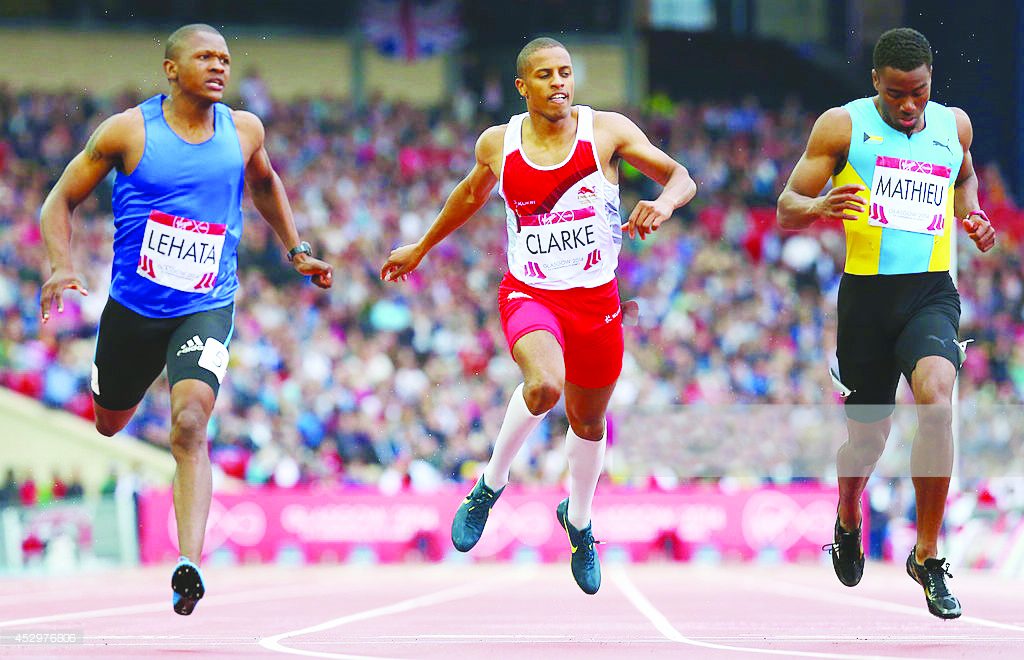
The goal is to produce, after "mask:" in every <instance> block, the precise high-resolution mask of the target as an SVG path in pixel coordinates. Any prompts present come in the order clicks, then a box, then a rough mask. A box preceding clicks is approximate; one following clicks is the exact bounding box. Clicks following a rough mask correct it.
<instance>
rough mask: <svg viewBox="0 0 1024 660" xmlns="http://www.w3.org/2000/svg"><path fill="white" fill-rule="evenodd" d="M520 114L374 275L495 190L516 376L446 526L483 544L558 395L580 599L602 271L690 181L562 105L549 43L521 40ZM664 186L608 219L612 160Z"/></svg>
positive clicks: (404, 270) (420, 253)
mask: <svg viewBox="0 0 1024 660" xmlns="http://www.w3.org/2000/svg"><path fill="white" fill-rule="evenodd" d="M516 68H517V78H516V89H517V90H518V91H519V94H520V95H521V96H522V97H523V98H524V99H525V100H526V107H527V112H526V113H524V114H521V115H516V116H514V117H512V118H511V119H510V120H509V122H508V123H507V124H505V125H503V126H493V127H491V128H489V129H487V130H486V131H484V132H483V134H482V135H481V136H480V139H479V140H478V141H477V145H476V164H475V166H474V167H473V170H472V171H471V172H470V173H469V175H468V176H466V178H465V179H463V180H462V181H461V182H460V183H459V185H458V186H456V187H455V190H453V191H452V193H451V195H450V196H449V197H448V201H447V202H446V203H445V206H444V208H443V209H442V210H441V213H440V214H439V215H438V217H437V219H436V220H435V221H434V223H433V224H432V225H431V227H430V229H428V230H427V233H426V234H425V235H424V236H423V237H422V238H421V239H420V240H419V241H418V242H416V243H414V244H412V245H405V246H402V247H400V248H397V249H396V250H394V251H393V252H392V253H391V255H390V256H389V257H388V260H387V262H386V263H385V264H384V266H383V268H381V278H382V279H384V280H387V281H394V280H398V279H402V278H403V277H404V276H405V275H407V274H408V273H410V272H412V271H413V270H414V269H415V268H416V267H417V266H418V265H419V263H420V261H421V260H422V259H423V257H424V256H425V255H426V254H427V252H429V251H430V249H431V248H433V247H434V246H435V245H437V244H438V243H439V242H441V240H443V239H444V238H445V237H446V236H448V234H450V233H452V232H453V231H455V230H456V229H457V228H458V227H460V226H461V225H462V224H463V223H465V222H466V221H467V220H468V219H469V218H470V217H471V216H472V215H473V214H474V213H476V212H477V211H478V210H479V209H480V208H481V207H482V206H483V205H484V203H485V202H486V201H487V198H488V196H489V195H490V193H491V191H492V190H493V189H494V186H495V184H500V185H499V188H498V192H499V194H500V195H501V196H502V198H503V199H504V200H505V212H506V231H507V233H508V269H509V271H508V273H507V274H506V275H505V277H504V279H503V280H502V282H501V285H500V287H499V290H498V296H499V298H498V307H499V310H500V312H501V322H502V328H503V329H504V331H505V337H506V339H507V340H508V344H509V349H510V350H511V351H512V356H513V357H514V358H515V360H516V363H518V365H519V367H520V369H521V370H522V372H523V381H524V382H523V383H522V384H521V385H519V387H518V388H516V391H515V392H514V393H513V394H512V397H511V400H510V401H509V404H508V409H507V410H506V412H505V419H504V421H503V423H502V426H501V429H500V431H499V432H498V437H497V438H496V440H495V443H494V451H493V454H492V456H491V460H490V461H489V462H488V464H487V466H486V468H485V469H484V473H483V475H481V477H480V479H479V480H478V481H477V483H476V485H475V486H474V488H473V490H472V491H471V492H470V493H469V495H468V496H467V497H466V498H465V500H463V502H462V504H461V505H460V506H459V510H458V511H457V512H456V514H455V520H454V521H453V523H452V542H453V543H454V545H455V547H456V548H457V549H459V550H461V551H463V552H465V551H467V550H469V549H470V548H472V547H473V546H474V545H475V544H476V542H477V541H478V540H479V539H480V535H481V534H482V533H483V529H484V524H485V523H486V522H487V516H488V514H489V512H490V510H491V507H492V506H493V505H494V503H495V501H497V499H498V497H499V496H500V495H501V492H502V490H503V489H504V487H505V485H506V484H507V483H508V480H509V469H510V467H511V465H512V461H513V459H514V458H515V455H516V453H517V452H518V451H519V449H520V447H521V446H522V444H523V442H524V441H525V440H526V438H527V437H528V436H529V435H530V433H531V432H532V431H533V430H534V429H535V428H536V427H537V425H538V424H539V423H540V421H541V420H542V419H543V418H544V416H545V415H546V414H547V413H548V411H550V410H551V408H553V407H554V406H555V404H556V403H557V402H558V400H559V398H560V397H561V396H562V394H563V392H564V394H565V410H566V414H567V416H568V418H569V430H568V432H567V433H566V452H567V455H568V459H569V476H570V484H569V497H568V499H567V500H563V501H562V502H561V503H560V504H559V505H558V506H557V508H556V515H557V517H558V522H559V524H560V525H561V526H562V527H563V528H564V529H565V532H566V534H567V536H568V537H569V545H570V549H571V551H572V559H571V566H572V573H573V577H574V578H575V579H576V582H577V584H579V586H580V588H581V589H583V591H585V592H586V593H590V594H593V593H596V592H597V590H598V588H599V587H600V586H601V569H600V564H599V563H598V558H597V553H596V551H595V550H594V537H593V533H592V530H591V524H590V510H591V505H592V502H593V498H594V491H595V489H596V487H597V481H598V477H599V476H600V474H601V469H602V466H603V462H604V449H605V443H606V427H605V412H606V410H607V407H608V401H609V399H610V398H611V395H612V392H613V391H614V389H615V382H616V380H617V379H618V377H619V372H620V371H621V369H622V353H623V341H622V308H621V307H620V305H619V292H618V287H617V284H616V281H615V267H616V265H617V263H618V255H619V248H620V246H621V244H622V234H623V231H624V230H625V231H626V232H627V233H628V234H629V236H630V237H631V238H636V237H638V236H639V238H641V239H644V238H646V237H647V235H648V234H650V233H651V232H654V231H657V229H658V227H659V226H660V225H661V223H662V222H664V221H665V220H667V219H668V218H669V217H671V215H672V212H673V211H674V210H675V209H677V208H679V207H680V206H682V205H684V204H686V203H687V202H689V201H690V200H691V199H692V198H693V196H694V194H695V192H696V188H697V187H696V184H694V182H693V180H692V179H691V178H690V175H689V173H688V172H687V171H686V168H685V167H683V166H682V165H680V164H679V163H677V162H675V161H674V160H672V159H671V158H670V157H669V156H667V155H666V154H665V153H664V152H662V151H661V150H660V149H658V148H657V147H655V146H654V145H652V144H651V142H650V140H648V139H647V137H646V136H645V135H644V134H643V132H642V131H641V130H640V129H639V128H637V126H636V125H635V124H634V123H633V122H632V121H630V120H629V119H627V118H626V117H624V116H622V115H620V114H617V113H613V112H595V111H594V110H592V109H591V108H588V107H586V106H574V105H573V104H572V99H573V91H574V90H573V69H572V60H571V58H570V56H569V53H568V51H567V50H566V49H565V47H564V46H563V45H562V44H560V43H559V42H557V41H555V40H554V39H546V38H541V39H534V40H533V41H531V42H530V43H528V44H526V46H524V47H523V49H522V51H520V53H519V57H518V59H517V61H516ZM620 159H621V160H625V161H626V162H628V163H629V164H631V165H632V166H634V167H636V168H637V169H638V170H640V171H641V172H643V173H644V174H645V175H647V176H648V177H650V178H651V179H653V180H654V181H656V182H658V183H659V184H661V185H663V186H664V190H663V191H662V193H661V195H659V196H658V198H657V199H655V200H652V201H641V202H639V203H638V204H637V206H636V208H635V209H633V211H632V213H631V214H630V216H629V219H628V221H627V222H626V223H625V224H622V222H621V217H620V215H619V187H618V183H617V182H618V163H619V160H620Z"/></svg>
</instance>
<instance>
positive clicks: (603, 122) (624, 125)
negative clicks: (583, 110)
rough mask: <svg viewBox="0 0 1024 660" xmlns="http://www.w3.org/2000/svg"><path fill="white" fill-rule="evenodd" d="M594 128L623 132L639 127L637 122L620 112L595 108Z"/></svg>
mask: <svg viewBox="0 0 1024 660" xmlns="http://www.w3.org/2000/svg"><path fill="white" fill-rule="evenodd" d="M594 129H595V130H599V131H612V132H616V133H619V132H622V131H630V130H635V129H637V125H636V123H635V122H634V121H633V120H632V119H630V118H629V117H627V116H626V115H624V114H622V113H619V112H612V111H610V110H594Z"/></svg>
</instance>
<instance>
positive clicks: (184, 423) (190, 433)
mask: <svg viewBox="0 0 1024 660" xmlns="http://www.w3.org/2000/svg"><path fill="white" fill-rule="evenodd" d="M209 421H210V419H209V415H208V414H207V413H206V411H205V410H204V409H203V407H202V406H201V405H199V404H186V405H183V406H181V407H180V408H178V409H176V410H175V411H174V412H173V413H172V415H171V451H172V452H173V453H174V454H175V455H178V454H189V453H192V452H196V451H199V450H204V451H205V447H206V425H207V423H208V422H209Z"/></svg>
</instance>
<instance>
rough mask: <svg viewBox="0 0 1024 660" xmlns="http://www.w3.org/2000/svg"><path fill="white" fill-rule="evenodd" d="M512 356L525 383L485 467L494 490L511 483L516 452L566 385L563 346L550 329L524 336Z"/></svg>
mask: <svg viewBox="0 0 1024 660" xmlns="http://www.w3.org/2000/svg"><path fill="white" fill-rule="evenodd" d="M512 355H513V356H514V357H515V359H516V363H517V364H518V365H519V368H520V369H521V370H522V372H523V384H522V385H521V386H520V387H518V388H516V391H515V392H513V393H512V397H511V399H510V400H509V403H508V408H506V409H505V419H504V420H502V423H501V428H500V429H499V430H498V436H497V437H496V438H495V439H494V450H493V451H492V452H491V458H490V460H489V461H487V465H486V466H485V467H484V474H483V478H484V483H485V484H486V485H487V486H489V487H490V488H492V489H494V490H498V489H500V488H504V487H505V484H507V483H508V478H509V471H510V470H511V468H512V463H513V461H515V458H516V454H518V453H519V449H520V448H521V447H522V446H523V443H524V442H526V438H528V437H529V436H530V434H531V433H532V432H533V430H534V429H535V428H537V425H538V424H540V422H541V420H542V419H543V418H544V415H546V414H547V412H548V411H549V410H551V409H552V408H554V407H555V404H556V403H558V399H559V397H561V396H562V387H563V386H564V384H565V360H564V359H563V357H562V346H561V345H560V344H559V343H558V340H557V339H555V336H554V335H553V334H551V333H550V332H547V331H546V330H536V331H534V332H530V333H528V334H525V335H523V336H522V337H520V338H519V339H518V340H517V341H516V343H515V346H513V347H512Z"/></svg>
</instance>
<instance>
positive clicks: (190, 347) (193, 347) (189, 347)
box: [175, 335, 204, 357]
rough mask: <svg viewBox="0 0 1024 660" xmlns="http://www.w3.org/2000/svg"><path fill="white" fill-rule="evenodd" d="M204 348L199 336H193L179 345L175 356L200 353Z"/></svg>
mask: <svg viewBox="0 0 1024 660" xmlns="http://www.w3.org/2000/svg"><path fill="white" fill-rule="evenodd" d="M203 348H204V344H203V340H202V339H200V338H199V335H194V336H193V337H192V339H189V340H188V341H187V342H185V343H184V344H182V345H181V348H179V349H178V352H177V353H175V356H177V357H180V356H181V355H182V354H183V353H192V352H194V351H201V350H203Z"/></svg>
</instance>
